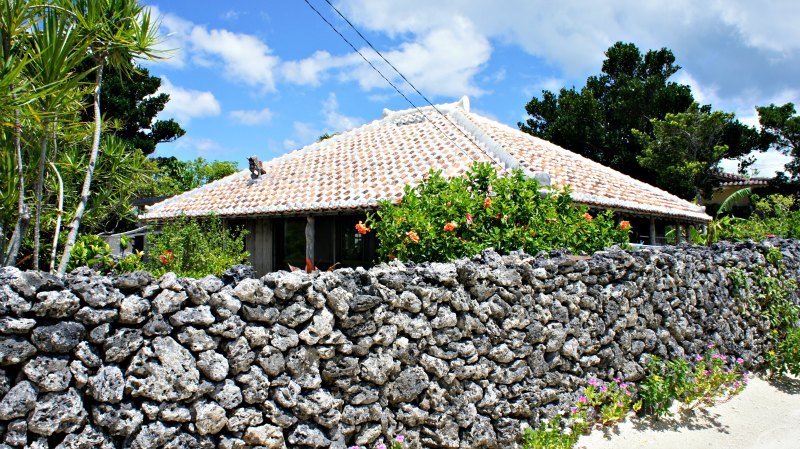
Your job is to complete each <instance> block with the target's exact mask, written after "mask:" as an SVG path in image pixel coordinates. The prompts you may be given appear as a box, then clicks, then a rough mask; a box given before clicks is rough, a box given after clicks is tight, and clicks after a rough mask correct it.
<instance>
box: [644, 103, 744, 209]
mask: <svg viewBox="0 0 800 449" xmlns="http://www.w3.org/2000/svg"><path fill="white" fill-rule="evenodd" d="M732 121H733V114H727V113H724V112H719V111H714V112H710V111H708V109H701V108H700V107H699V106H698V105H697V104H696V103H695V104H693V105H691V106H690V107H689V109H688V110H687V111H686V112H680V113H677V114H672V113H669V114H667V115H666V116H665V117H664V119H663V120H659V119H652V120H651V121H650V123H651V125H652V132H651V133H650V134H648V133H646V132H644V131H639V130H633V135H634V137H635V138H636V140H637V141H638V142H639V144H640V145H641V146H642V153H641V155H640V156H638V157H637V160H638V162H639V163H640V164H641V165H642V167H645V168H646V169H648V170H650V171H652V173H654V175H655V177H654V180H655V185H656V186H657V187H661V188H662V189H664V190H667V191H669V192H672V193H674V194H676V195H678V196H680V197H682V198H685V199H688V200H693V199H696V198H698V197H700V196H701V195H705V196H709V195H710V194H711V191H712V190H713V188H714V185H715V181H714V177H713V174H714V173H715V172H717V171H718V167H719V162H720V161H721V160H722V158H723V157H724V156H725V155H726V154H727V153H728V146H727V145H725V144H724V143H723V142H724V137H725V129H726V128H727V126H728V125H729V124H730V123H731V122H732Z"/></svg>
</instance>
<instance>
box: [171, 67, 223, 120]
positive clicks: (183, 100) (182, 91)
mask: <svg viewBox="0 0 800 449" xmlns="http://www.w3.org/2000/svg"><path fill="white" fill-rule="evenodd" d="M159 93H166V94H169V101H168V102H167V104H166V105H165V106H164V110H163V111H161V113H159V116H160V117H172V118H175V119H176V120H177V121H178V122H180V123H182V124H188V123H189V122H190V121H191V119H193V118H198V117H213V116H216V115H219V114H220V111H221V109H222V108H221V107H220V105H219V102H218V101H217V99H216V97H214V94H213V93H211V92H208V91H200V90H194V89H186V88H183V87H180V86H176V85H174V84H172V82H170V80H169V78H167V77H166V76H162V77H161V87H160V88H159V89H158V92H156V94H159Z"/></svg>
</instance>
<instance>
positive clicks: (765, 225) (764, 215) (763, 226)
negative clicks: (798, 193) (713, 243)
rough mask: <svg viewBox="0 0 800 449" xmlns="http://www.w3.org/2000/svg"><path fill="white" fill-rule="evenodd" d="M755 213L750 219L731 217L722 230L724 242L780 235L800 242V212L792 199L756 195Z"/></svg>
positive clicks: (721, 237)
mask: <svg viewBox="0 0 800 449" xmlns="http://www.w3.org/2000/svg"><path fill="white" fill-rule="evenodd" d="M752 200H753V208H754V212H753V214H752V215H751V216H750V218H748V219H737V218H731V219H729V220H728V221H726V222H725V223H724V225H723V226H721V229H720V230H719V231H718V237H719V238H720V239H727V240H763V239H764V238H765V237H772V236H780V237H785V238H791V239H800V210H797V208H798V206H800V205H798V204H796V202H795V200H794V199H793V198H792V197H789V196H785V195H769V196H767V197H764V198H761V197H759V196H758V195H753V196H752Z"/></svg>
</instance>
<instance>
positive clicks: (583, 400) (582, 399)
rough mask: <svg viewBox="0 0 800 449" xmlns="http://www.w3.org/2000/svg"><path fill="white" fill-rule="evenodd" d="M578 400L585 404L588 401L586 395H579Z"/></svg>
mask: <svg viewBox="0 0 800 449" xmlns="http://www.w3.org/2000/svg"><path fill="white" fill-rule="evenodd" d="M578 402H580V403H581V404H586V403H587V402H589V400H588V399H586V396H581V397H579V398H578Z"/></svg>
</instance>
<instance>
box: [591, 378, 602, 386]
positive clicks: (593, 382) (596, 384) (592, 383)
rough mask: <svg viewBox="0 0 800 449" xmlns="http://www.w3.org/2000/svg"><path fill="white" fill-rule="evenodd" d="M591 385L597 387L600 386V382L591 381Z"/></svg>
mask: <svg viewBox="0 0 800 449" xmlns="http://www.w3.org/2000/svg"><path fill="white" fill-rule="evenodd" d="M589 385H594V386H595V387H596V386H598V385H600V382H599V381H598V380H597V379H589Z"/></svg>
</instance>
